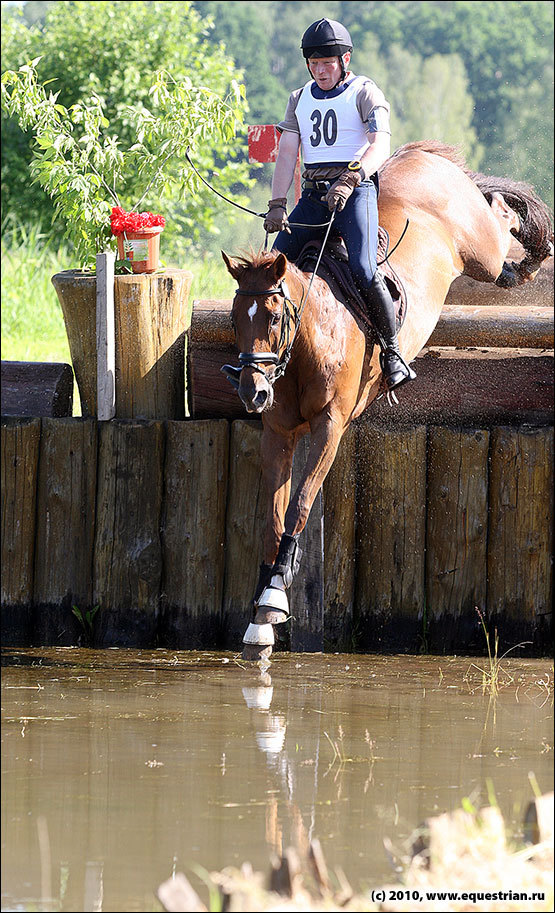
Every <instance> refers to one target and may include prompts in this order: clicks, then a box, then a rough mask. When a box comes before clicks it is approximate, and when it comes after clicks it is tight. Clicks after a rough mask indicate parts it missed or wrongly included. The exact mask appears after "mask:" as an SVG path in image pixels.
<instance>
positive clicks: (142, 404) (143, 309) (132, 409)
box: [52, 269, 193, 419]
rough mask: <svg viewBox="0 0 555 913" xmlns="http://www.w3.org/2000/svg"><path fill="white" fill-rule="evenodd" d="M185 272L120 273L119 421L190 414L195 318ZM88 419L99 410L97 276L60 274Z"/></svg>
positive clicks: (117, 299) (117, 310) (56, 281)
mask: <svg viewBox="0 0 555 913" xmlns="http://www.w3.org/2000/svg"><path fill="white" fill-rule="evenodd" d="M192 279H193V276H192V273H190V272H188V271H187V270H180V269H167V270H164V271H163V272H162V273H153V274H136V275H132V276H116V278H115V289H114V292H115V294H114V310H115V335H116V378H115V381H116V418H145V419H164V418H168V419H182V418H185V414H186V411H187V410H186V408H185V397H186V381H185V378H186V369H185V334H186V332H187V330H188V329H189V326H190V322H191V305H190V303H189V290H190V287H191V282H192ZM52 283H53V285H54V288H55V289H56V294H57V295H58V298H59V300H60V304H61V306H62V312H63V315H64V321H65V325H66V331H67V335H68V341H69V349H70V352H71V358H72V361H73V368H74V371H75V376H76V379H77V385H78V387H79V393H80V397H81V407H82V411H83V415H84V416H96V415H97V392H96V370H97V346H96V277H95V276H88V275H86V274H85V273H83V272H81V271H80V270H66V271H64V272H62V273H56V275H55V276H53V277H52Z"/></svg>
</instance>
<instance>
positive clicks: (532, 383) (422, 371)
mask: <svg viewBox="0 0 555 913" xmlns="http://www.w3.org/2000/svg"><path fill="white" fill-rule="evenodd" d="M235 360H236V356H234V353H233V351H232V350H231V349H227V350H226V349H212V348H210V347H206V348H201V349H196V350H195V352H194V353H193V357H192V359H191V378H192V383H191V388H192V409H193V416H194V417H195V418H227V419H240V418H246V417H247V413H246V412H245V410H244V407H243V404H242V403H241V401H240V399H239V397H238V396H237V393H236V391H235V390H234V389H233V388H232V386H231V384H230V383H229V382H228V381H227V380H226V378H225V377H224V376H223V374H221V372H220V368H221V366H222V364H224V363H225V362H227V361H235ZM414 368H415V370H416V373H417V379H416V380H415V381H414V382H413V383H411V384H407V386H406V387H404V388H403V389H402V390H401V391H400V393H399V401H400V402H399V406H397V407H396V408H394V409H392V408H391V407H390V406H389V405H388V403H387V402H386V401H385V399H381V400H379V401H378V402H374V403H373V404H372V405H371V407H370V411H369V414H371V416H372V418H373V419H382V420H384V421H385V422H386V423H388V424H389V423H394V424H399V423H408V424H419V423H421V424H426V423H428V422H439V423H440V424H441V423H446V424H460V423H461V422H470V423H471V424H474V423H475V422H478V424H479V423H480V422H485V423H486V424H492V423H493V424H495V423H499V422H504V423H506V424H515V423H518V422H551V421H552V419H553V355H552V354H551V353H548V352H545V351H541V350H539V349H512V348H495V349H485V350H481V349H462V350H460V349H454V348H426V349H424V350H423V351H422V352H421V354H420V355H419V356H418V358H416V359H415V362H414Z"/></svg>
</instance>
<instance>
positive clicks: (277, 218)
mask: <svg viewBox="0 0 555 913" xmlns="http://www.w3.org/2000/svg"><path fill="white" fill-rule="evenodd" d="M283 229H285V231H288V232H289V234H291V229H290V228H289V227H288V225H287V197H279V198H278V199H277V200H270V201H269V202H268V212H267V213H266V218H265V219H264V230H265V231H267V232H268V233H269V234H272V232H274V231H283Z"/></svg>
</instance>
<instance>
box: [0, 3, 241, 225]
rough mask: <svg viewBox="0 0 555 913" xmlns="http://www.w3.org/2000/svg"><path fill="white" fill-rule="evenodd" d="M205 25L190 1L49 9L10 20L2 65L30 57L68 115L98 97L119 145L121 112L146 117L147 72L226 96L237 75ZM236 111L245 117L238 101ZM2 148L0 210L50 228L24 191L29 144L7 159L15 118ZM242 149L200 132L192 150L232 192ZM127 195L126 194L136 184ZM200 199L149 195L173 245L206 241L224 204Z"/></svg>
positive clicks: (124, 121)
mask: <svg viewBox="0 0 555 913" xmlns="http://www.w3.org/2000/svg"><path fill="white" fill-rule="evenodd" d="M210 26H211V23H210V20H207V21H205V22H203V21H202V20H201V18H200V16H199V15H198V13H197V12H196V11H195V10H194V9H193V8H192V5H191V3H186V2H173V0H171V2H169V0H166V2H153V3H147V2H133V3H128V2H122V3H117V2H112V0H101V2H96V3H93V2H74V3H56V4H54V5H53V6H52V7H51V8H49V9H48V11H47V14H46V16H45V19H44V23H43V25H42V26H40V27H38V26H31V27H28V26H26V25H25V24H24V23H23V22H22V20H21V18H20V17H17V18H16V17H12V22H11V23H10V28H9V29H8V30H7V33H6V34H3V36H2V38H3V66H4V68H6V69H17V68H18V67H19V66H21V64H23V63H25V62H26V61H27V60H28V59H29V58H36V57H41V61H40V64H39V74H40V79H41V81H43V82H44V81H45V80H49V79H52V80H54V82H52V83H51V85H50V86H49V88H51V89H52V90H53V91H56V92H58V93H59V96H58V102H59V103H60V104H61V105H63V106H64V107H65V108H66V109H69V108H71V106H72V105H74V104H79V103H84V104H87V103H88V101H89V100H90V99H91V98H92V97H93V96H95V97H97V98H98V100H99V103H100V105H101V106H102V109H103V114H104V115H105V117H106V118H107V120H108V121H109V122H110V130H111V132H112V133H113V134H114V135H116V136H117V138H118V142H120V143H121V144H123V145H125V144H130V143H132V142H133V129H134V123H133V122H132V121H133V118H130V117H129V107H130V106H131V107H133V108H134V109H135V111H139V112H140V111H142V112H144V113H145V115H146V116H148V112H149V110H150V109H151V107H152V104H153V97H152V96H151V95H149V89H150V86H151V84H152V81H153V79H154V76H155V73H156V72H158V71H160V70H162V69H164V70H166V71H168V72H169V73H170V74H171V76H172V77H173V79H175V80H176V81H178V82H182V81H183V80H190V82H191V84H192V85H193V86H196V87H201V86H203V85H205V86H208V87H209V88H210V89H211V90H212V91H213V92H215V93H217V94H219V95H220V96H221V97H222V98H223V97H226V96H228V95H230V93H232V92H233V91H234V90H233V85H234V83H235V84H236V83H237V82H238V80H240V78H241V74H240V71H238V70H237V69H236V67H235V65H234V63H233V61H232V60H231V59H230V58H229V57H228V56H227V55H226V53H225V51H224V49H223V48H222V47H221V46H220V45H213V44H211V43H209V41H207V38H206V33H207V31H208V30H209V29H210ZM83 36H86V40H83ZM239 107H242V109H243V112H244V111H245V110H246V104H245V102H244V101H242V102H241V105H240V106H239ZM17 129H19V128H17ZM2 142H3V160H4V162H3V173H2V193H3V198H4V211H5V212H10V211H11V212H15V213H16V214H17V215H18V217H19V218H20V219H23V220H26V219H32V218H33V217H38V218H40V219H41V221H42V222H43V224H44V223H46V224H49V223H50V222H51V221H52V205H51V202H50V200H49V198H48V197H47V196H46V195H45V194H44V192H43V191H41V190H40V188H38V187H36V186H35V187H33V188H32V189H30V188H29V170H28V168H29V163H30V161H31V157H32V147H30V144H27V147H26V148H25V149H22V148H21V143H19V149H18V151H19V152H21V153H22V155H21V160H20V162H19V163H18V162H17V161H16V160H15V155H14V153H13V149H14V148H15V145H16V143H14V124H13V121H12V122H10V121H8V122H7V124H6V129H5V130H4V129H3V131H2ZM240 145H241V144H239V145H238V144H237V142H236V141H235V140H234V139H233V136H232V135H231V134H228V136H227V139H226V140H221V139H218V141H217V145H216V144H215V142H214V141H213V140H211V138H210V136H209V135H207V136H206V140H205V142H204V143H203V145H202V146H201V147H199V150H198V152H197V163H198V165H199V167H200V169H201V170H204V171H209V170H213V168H214V167H215V165H216V163H217V164H218V179H217V183H218V187H219V188H220V189H222V191H223V192H224V193H225V192H226V190H229V188H230V187H232V186H233V188H234V190H235V192H236V193H237V192H239V191H240V190H241V189H243V190H244V189H245V187H246V186H247V185H248V176H247V175H248V171H247V163H246V161H244V160H243V161H240V160H239V158H238V154H237V153H238V149H240ZM4 149H5V152H6V154H5V153H4ZM23 153H24V154H23ZM243 158H244V157H243ZM128 190H129V194H130V196H132V195H133V192H134V188H133V187H132V186H130V187H129V188H128ZM208 193H209V192H208V191H205V190H204V189H203V188H200V187H199V188H198V192H197V193H196V194H195V195H194V196H191V195H188V196H187V198H186V200H185V201H184V202H183V203H181V202H180V201H179V199H176V196H175V191H170V190H169V188H168V190H165V189H164V188H161V190H160V191H159V192H158V194H157V196H156V197H155V198H149V200H148V201H147V202H148V206H149V208H151V209H154V208H155V207H156V208H158V209H159V211H163V212H164V214H165V215H166V218H167V226H168V227H167V230H166V234H165V238H167V236H168V235H171V231H172V228H173V230H174V234H175V240H176V243H177V237H178V236H181V237H184V238H185V239H189V240H190V239H193V240H195V241H197V242H200V241H201V240H203V239H204V238H206V235H207V233H210V232H211V231H212V230H213V229H214V227H215V224H216V222H217V218H216V217H217V213H218V210H221V208H222V206H223V204H221V203H220V202H219V201H218V198H217V197H215V196H213V195H210V197H208V195H207V194H208ZM227 215H228V213H227V210H226V216H227ZM228 217H229V216H228Z"/></svg>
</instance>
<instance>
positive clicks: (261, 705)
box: [243, 687, 274, 710]
mask: <svg viewBox="0 0 555 913" xmlns="http://www.w3.org/2000/svg"><path fill="white" fill-rule="evenodd" d="M273 693H274V689H273V687H270V688H264V687H263V688H243V697H244V698H245V701H246V704H247V707H248V708H249V710H269V709H270V706H271V703H272V695H273Z"/></svg>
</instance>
